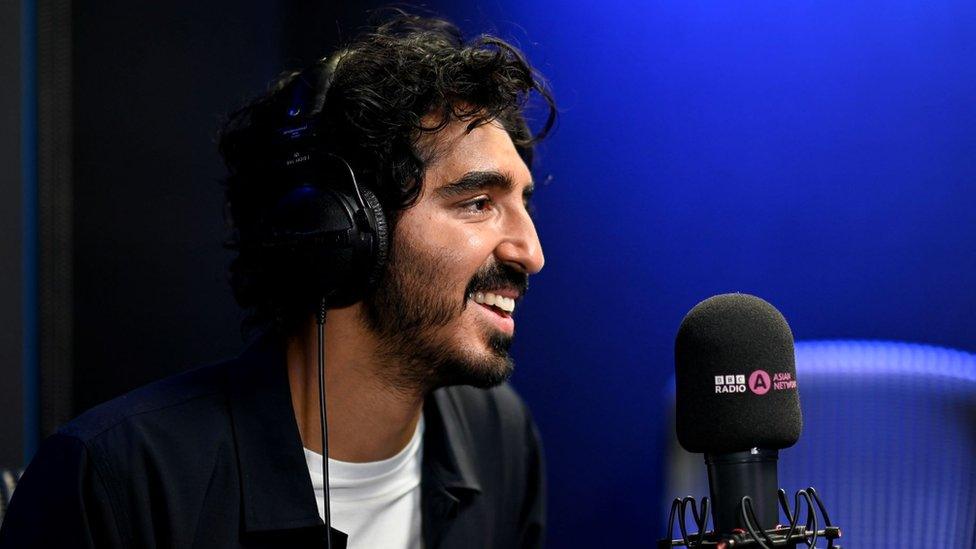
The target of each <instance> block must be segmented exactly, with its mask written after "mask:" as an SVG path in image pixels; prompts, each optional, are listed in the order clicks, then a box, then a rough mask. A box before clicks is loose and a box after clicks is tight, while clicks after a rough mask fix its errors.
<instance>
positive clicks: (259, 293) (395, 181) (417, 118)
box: [219, 11, 556, 333]
mask: <svg viewBox="0 0 976 549" xmlns="http://www.w3.org/2000/svg"><path fill="white" fill-rule="evenodd" d="M318 63H319V64H320V65H323V66H324V65H325V64H331V67H330V68H333V70H332V78H331V82H330V84H329V85H328V86H327V87H325V86H323V85H321V84H320V85H319V86H320V88H319V89H318V90H317V93H318V96H317V97H316V103H317V104H318V105H320V106H321V109H320V110H319V111H318V112H317V113H316V114H315V115H314V116H315V117H316V119H317V126H318V127H320V128H324V129H325V131H322V132H319V134H318V135H317V138H318V139H320V140H322V141H323V142H322V143H321V144H320V145H319V147H320V148H321V149H322V150H328V151H331V152H334V153H335V154H338V155H339V156H341V157H343V158H344V159H346V160H347V161H348V162H349V163H350V164H351V165H352V167H353V168H354V170H355V171H356V174H357V179H358V181H359V182H360V184H362V185H365V186H366V187H368V188H369V189H370V190H372V191H373V193H374V194H376V196H377V197H378V198H379V200H380V203H381V205H382V207H383V210H384V211H385V212H386V214H387V220H388V223H389V226H390V229H391V231H392V230H395V226H396V220H397V218H398V213H399V212H400V211H401V210H403V209H405V208H408V207H410V205H412V204H413V203H414V201H415V200H416V199H417V197H418V195H419V194H420V190H421V186H422V184H423V180H424V177H423V176H424V170H425V166H426V165H427V163H428V162H429V161H430V160H431V158H432V155H433V154H434V153H435V151H433V150H432V149H431V148H430V147H426V148H424V147H421V146H420V144H419V143H420V138H421V137H422V136H423V135H424V134H430V133H434V132H437V131H438V130H440V129H442V128H443V127H444V126H446V125H447V124H449V123H451V122H452V121H453V120H461V121H464V122H467V123H468V129H469V130H470V129H473V128H474V127H476V126H479V125H482V124H486V123H488V122H491V121H498V122H500V123H501V125H502V126H503V127H504V128H505V129H506V131H507V132H508V134H509V136H510V137H511V138H512V142H513V143H514V145H515V147H516V150H517V151H518V153H519V155H520V156H521V157H522V159H523V160H524V161H525V162H526V164H528V165H529V166H531V164H532V150H533V146H534V144H535V143H536V142H537V141H538V140H540V139H542V138H544V137H545V136H546V134H548V133H549V131H550V130H551V129H552V127H553V125H554V123H555V118H556V107H555V103H554V102H553V99H552V96H551V94H550V93H549V91H548V88H547V86H546V85H545V83H544V81H543V80H542V78H541V77H540V76H539V75H538V74H537V73H536V72H535V71H534V70H533V68H532V67H531V66H530V65H529V63H528V62H527V61H526V59H525V57H524V55H523V54H522V53H521V52H520V51H519V50H518V49H517V48H515V47H514V46H512V45H511V44H509V43H507V42H505V41H503V40H501V39H499V38H496V37H493V36H489V35H482V36H479V37H477V38H475V39H474V40H471V41H465V40H464V39H463V37H462V35H461V32H460V30H459V29H458V28H457V27H456V26H454V25H453V24H451V23H450V22H448V21H445V20H442V19H437V18H429V17H420V16H416V15H410V14H407V13H404V12H402V11H395V12H393V13H386V14H384V19H383V20H382V21H381V22H379V23H378V24H377V25H375V26H374V27H372V28H371V29H369V30H367V31H365V32H363V33H362V34H361V35H359V36H358V37H357V38H356V39H354V40H353V41H351V42H350V43H348V44H346V45H345V46H344V47H342V48H340V49H339V51H338V52H337V53H335V54H333V55H332V56H330V57H329V58H327V59H323V60H321V61H319V62H318ZM299 74H301V71H293V72H287V73H284V74H283V75H282V76H281V77H279V78H278V80H277V81H275V82H274V83H273V84H272V85H271V86H270V89H269V90H268V92H266V93H265V94H264V95H262V96H260V97H258V98H256V99H254V100H253V101H251V102H250V103H248V104H247V105H245V106H244V107H242V108H240V109H238V110H237V111H234V112H233V113H231V114H230V115H229V116H228V117H227V121H226V122H225V124H224V126H223V128H222V130H221V132H220V136H219V150H220V154H221V155H222V156H223V158H224V162H225V163H226V165H227V170H228V176H227V178H226V180H225V182H224V184H225V191H226V199H227V213H228V218H229V223H230V228H231V230H232V234H231V236H230V238H229V239H228V241H227V242H226V246H227V247H228V248H229V249H231V250H235V251H236V252H237V256H236V257H235V258H234V259H233V261H232V262H231V264H230V267H229V278H230V284H231V287H232V289H233V292H234V297H235V299H236V300H237V302H238V304H239V305H240V306H241V307H243V308H244V309H245V310H246V311H247V312H248V317H247V318H246V319H245V321H244V325H243V326H242V328H243V329H245V331H246V330H247V329H249V328H253V327H271V328H273V329H276V330H278V331H281V332H284V333H293V332H294V331H295V330H296V329H297V328H298V327H299V326H301V323H302V322H304V321H305V319H307V318H308V314H309V312H310V311H311V310H312V308H313V307H314V303H308V299H307V295H303V292H302V289H301V288H296V287H295V284H294V283H293V282H292V281H291V279H290V278H289V277H288V276H287V273H285V272H282V268H281V266H280V265H278V262H277V261H275V259H274V258H272V257H269V256H268V255H267V254H263V253H261V252H260V251H259V250H258V249H255V247H253V246H251V244H253V243H255V242H260V241H261V240H262V239H265V238H266V237H267V226H266V221H265V219H266V217H267V215H268V214H269V212H270V210H271V208H272V207H273V206H274V205H275V204H276V202H277V200H278V199H279V198H280V197H281V196H282V195H283V194H284V193H285V192H286V191H287V190H288V178H286V177H282V176H281V173H280V170H281V168H280V167H279V166H280V163H279V162H278V161H277V160H278V159H276V158H275V156H276V155H275V153H274V151H275V150H276V149H275V145H274V143H273V139H274V134H275V130H276V129H278V128H281V127H282V125H283V123H284V117H285V112H286V110H287V102H288V100H289V97H288V96H289V93H288V92H289V89H290V84H292V83H294V82H295V79H296V77H297V76H298V75H299ZM323 88H324V89H325V93H324V94H323V93H322V92H323ZM533 92H534V94H535V95H536V96H537V97H541V99H542V100H543V102H544V104H545V107H546V110H547V114H546V118H545V122H544V123H543V124H542V127H541V129H540V130H539V131H538V132H536V133H535V134H533V133H532V132H531V131H530V129H529V127H528V124H527V123H526V120H525V116H524V114H523V111H525V109H526V106H527V105H528V101H529V99H530V97H531V96H533ZM431 114H433V115H435V116H433V117H430V116H428V115H431ZM425 117H426V118H425ZM431 120H433V121H434V122H433V123H431ZM424 121H426V122H427V125H425V123H424ZM391 234H392V233H391Z"/></svg>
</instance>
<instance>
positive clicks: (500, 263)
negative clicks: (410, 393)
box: [364, 121, 545, 390]
mask: <svg viewBox="0 0 976 549" xmlns="http://www.w3.org/2000/svg"><path fill="white" fill-rule="evenodd" d="M425 139H428V140H430V141H429V142H426V143H425V142H422V143H421V146H425V147H434V150H435V151H436V153H435V155H434V157H433V160H431V161H430V162H429V163H428V164H427V169H426V172H425V176H424V184H423V187H422V191H421V194H420V196H419V197H418V199H417V201H416V203H415V204H414V205H413V206H412V207H410V208H408V209H406V210H404V211H403V212H402V213H401V215H400V217H399V220H398V221H397V225H396V230H395V231H394V236H393V242H392V245H391V255H390V262H389V266H388V269H387V273H386V276H385V278H384V280H383V281H382V282H381V284H380V286H379V288H378V289H377V291H376V293H375V294H374V295H373V296H371V297H370V298H369V299H367V300H366V301H365V307H364V313H365V314H364V317H365V321H366V324H367V325H368V326H369V327H370V328H371V329H372V331H373V332H374V333H376V334H377V335H379V336H380V340H381V342H382V345H383V349H382V353H383V354H384V355H386V358H388V359H390V362H391V363H392V364H393V365H394V368H393V370H392V371H390V372H389V375H390V381H391V383H393V384H394V385H395V386H404V385H405V386H407V387H418V388H421V389H425V390H430V389H433V388H436V387H439V386H445V385H455V384H469V385H475V386H480V387H489V386H493V385H497V384H498V383H501V382H502V381H504V380H505V379H507V378H508V376H509V375H510V374H511V371H512V361H511V358H510V357H509V355H508V348H509V346H510V344H511V340H512V336H513V334H514V331H515V322H514V319H513V318H512V315H511V313H510V312H509V310H506V309H511V308H512V307H513V302H517V301H518V300H519V298H520V297H521V296H522V294H523V293H524V292H525V289H526V288H527V285H528V284H527V278H528V275H530V274H534V273H536V272H538V271H539V270H540V269H542V266H543V263H544V262H545V260H544V258H543V255H542V247H541V245H540V244H539V238H538V235H537V234H536V231H535V225H534V224H533V223H532V219H531V218H530V217H529V214H528V210H527V205H528V199H529V196H530V195H531V193H532V190H533V184H532V178H531V177H532V176H531V173H530V172H529V169H528V167H527V166H526V165H525V162H523V161H522V159H521V158H520V157H519V155H518V153H517V152H516V150H515V147H514V145H513V144H512V140H511V138H509V136H508V133H507V132H506V131H505V130H504V129H503V128H502V127H501V126H500V125H499V124H497V123H490V124H484V125H481V126H478V127H477V128H475V129H473V130H471V131H470V132H469V131H467V123H463V122H457V121H454V122H452V123H451V124H449V125H447V126H446V127H445V128H444V129H442V130H441V131H439V132H437V133H436V134H434V135H432V136H427V137H426V138H425ZM492 301H494V302H495V304H494V305H491V302H492Z"/></svg>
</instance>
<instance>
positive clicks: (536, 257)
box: [495, 209, 546, 275]
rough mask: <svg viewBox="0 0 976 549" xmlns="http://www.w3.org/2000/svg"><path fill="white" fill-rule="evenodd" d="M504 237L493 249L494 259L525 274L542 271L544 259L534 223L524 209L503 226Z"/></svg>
mask: <svg viewBox="0 0 976 549" xmlns="http://www.w3.org/2000/svg"><path fill="white" fill-rule="evenodd" d="M504 231H505V235H504V238H503V239H502V241H501V242H500V243H499V244H498V247H497V248H496V249H495V257H497V258H498V260H499V261H501V262H503V263H507V264H509V265H511V266H512V267H515V268H516V269H518V270H519V271H521V272H524V273H525V274H530V275H531V274H535V273H537V272H539V271H541V270H542V266H543V265H545V263H546V258H545V256H543V254H542V244H541V243H540V242H539V235H538V234H537V233H536V231H535V223H533V222H532V218H531V217H529V214H528V212H527V211H525V210H524V209H522V210H520V211H518V212H517V213H515V214H514V215H512V216H511V217H510V218H509V219H508V222H507V223H506V224H505V226H504Z"/></svg>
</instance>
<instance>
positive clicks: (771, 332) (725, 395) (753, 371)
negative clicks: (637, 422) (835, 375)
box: [674, 293, 803, 453]
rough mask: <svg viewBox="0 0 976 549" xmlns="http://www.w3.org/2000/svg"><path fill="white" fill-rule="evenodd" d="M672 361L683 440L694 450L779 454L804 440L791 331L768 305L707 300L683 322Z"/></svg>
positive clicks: (741, 297) (752, 299)
mask: <svg viewBox="0 0 976 549" xmlns="http://www.w3.org/2000/svg"><path fill="white" fill-rule="evenodd" d="M674 359H675V384H676V392H677V394H676V403H675V404H676V424H677V425H676V428H677V433H678V442H679V443H681V446H683V447H684V448H685V449H686V450H688V451H689V452H705V453H728V452H739V451H744V450H749V449H751V448H765V449H770V450H772V449H780V448H787V447H789V446H792V445H793V444H795V443H796V441H797V439H798V438H799V437H800V431H801V429H802V427H803V418H802V415H801V412H800V399H799V395H798V392H797V381H796V365H795V358H794V352H793V333H792V332H791V331H790V327H789V325H788V324H787V323H786V319H785V318H783V315H782V314H780V312H779V311H778V310H776V308H775V307H773V306H772V305H770V304H769V303H767V302H766V301H763V300H762V299H760V298H758V297H756V296H752V295H748V294H738V293H736V294H722V295H717V296H714V297H710V298H708V299H706V300H705V301H702V302H701V303H699V304H698V305H696V306H695V307H694V308H693V309H692V310H691V311H689V312H688V314H687V315H686V316H685V318H684V320H683V321H682V322H681V327H680V328H679V329H678V335H677V337H676V338H675V342H674Z"/></svg>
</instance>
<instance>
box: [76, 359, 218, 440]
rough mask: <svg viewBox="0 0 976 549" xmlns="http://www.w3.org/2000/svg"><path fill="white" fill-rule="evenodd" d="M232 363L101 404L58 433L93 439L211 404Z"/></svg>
mask: <svg viewBox="0 0 976 549" xmlns="http://www.w3.org/2000/svg"><path fill="white" fill-rule="evenodd" d="M229 362H230V361H227V362H221V363H217V364H213V365H209V366H203V367H200V368H196V369H193V370H189V371H187V372H183V373H180V374H177V375H174V376H171V377H168V378H165V379H162V380H159V381H156V382H153V383H150V384H148V385H145V386H143V387H140V388H138V389H135V390H133V391H131V392H129V393H126V394H124V395H122V396H120V397H117V398H114V399H112V400H109V401H108V402H104V403H102V404H99V405H98V406H95V407H94V408H91V409H89V410H88V411H86V412H84V413H82V414H81V415H79V416H78V417H76V418H75V419H73V420H71V421H70V422H68V423H67V424H65V425H64V426H62V427H61V428H60V429H59V430H58V434H60V435H64V436H69V437H73V438H77V439H79V440H81V441H82V442H89V441H92V440H94V439H96V438H98V437H99V436H101V435H103V434H105V433H106V432H109V431H113V430H118V429H125V428H127V427H132V426H134V425H138V424H141V423H146V422H153V421H165V420H166V419H167V418H169V417H171V416H174V415H175V416H179V415H183V414H184V413H185V411H186V410H187V409H196V408H200V407H207V406H208V405H210V404H211V403H212V401H214V400H215V399H219V398H220V397H221V396H222V394H223V392H224V385H225V383H224V380H225V377H226V376H225V372H226V370H227V365H228V363H229Z"/></svg>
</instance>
